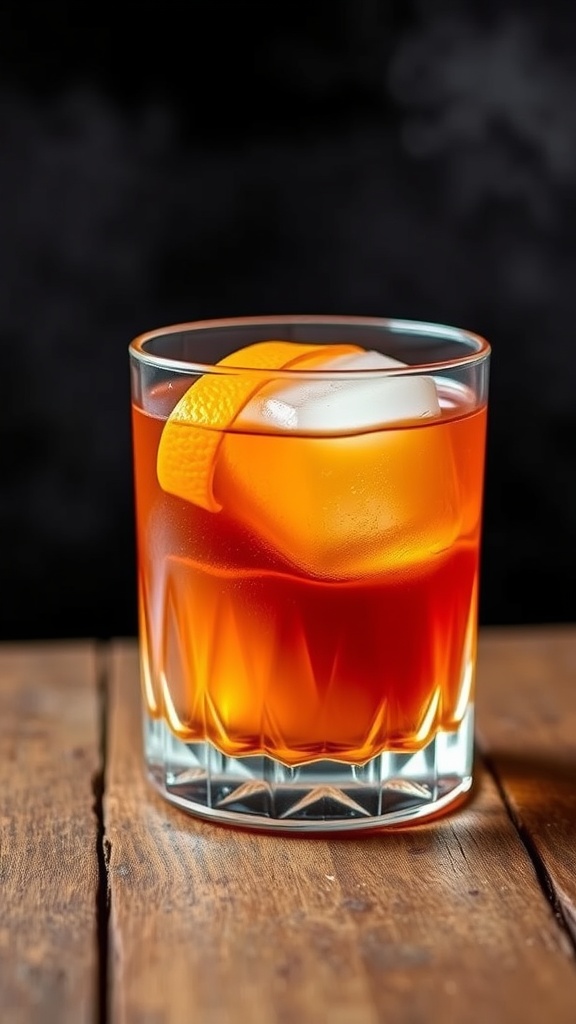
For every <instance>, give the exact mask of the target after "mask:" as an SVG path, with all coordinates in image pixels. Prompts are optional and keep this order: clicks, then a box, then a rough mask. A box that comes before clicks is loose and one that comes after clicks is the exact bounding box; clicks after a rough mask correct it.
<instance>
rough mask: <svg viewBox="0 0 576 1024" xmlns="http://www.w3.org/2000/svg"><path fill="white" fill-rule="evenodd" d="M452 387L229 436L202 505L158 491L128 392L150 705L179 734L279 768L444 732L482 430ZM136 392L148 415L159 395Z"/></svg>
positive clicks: (153, 433)
mask: <svg viewBox="0 0 576 1024" xmlns="http://www.w3.org/2000/svg"><path fill="white" fill-rule="evenodd" d="M462 395H465V393H464V392H462V394H461V395H460V397H457V400H454V396H452V397H451V399H450V401H448V402H447V403H445V408H444V409H443V415H442V418H441V419H439V420H436V421H434V422H429V423H420V424H418V425H412V426H405V427H400V428H394V429H385V430H380V431H375V432H372V433H365V434H361V435H358V436H352V437H299V436H293V435H292V436H286V435H278V434H276V435H273V434H268V435H266V434H254V433H252V434H249V433H232V432H229V433H227V434H226V435H225V438H224V440H223V444H222V445H221V448H220V454H219V459H218V465H217V468H216V473H215V477H214V491H215V494H216V495H217V497H218V500H219V502H220V504H221V505H222V511H220V512H217V513H214V512H208V511H205V510H203V509H201V508H199V507H197V506H195V505H193V504H191V503H190V502H186V501H183V500H181V499H179V498H175V497H172V496H170V495H168V494H166V493H164V492H163V491H162V490H161V488H160V486H159V484H158V481H157V475H156V453H157V449H158V443H159V440H160V435H161V432H162V428H163V425H164V422H165V420H164V419H162V418H161V417H160V416H152V415H150V414H149V413H145V412H143V411H142V410H140V409H138V408H136V407H134V409H133V429H134V447H135V465H136V505H137V535H138V553H139V603H140V629H141V650H142V663H143V666H142V667H143V686H144V697H145V702H146V706H147V710H148V712H149V714H150V715H151V716H152V717H154V718H159V717H163V718H164V719H165V720H166V722H167V723H168V725H169V727H170V728H171V730H172V731H173V732H174V733H175V734H176V735H177V736H178V737H179V738H180V739H182V740H184V741H185V742H201V741H205V740H209V741H211V742H212V743H213V744H214V745H215V746H216V747H217V748H218V749H219V750H221V751H222V752H223V753H225V754H228V755H231V756H236V757H237V756H242V755H255V754H262V753H266V754H268V755H270V756H272V757H275V758H277V759H278V760H280V761H282V762H284V763H285V764H289V765H290V764H302V763H305V762H308V761H314V760H318V759H325V758H330V759H333V760H339V761H343V762H348V763H361V762H364V761H367V760H369V759H370V758H372V757H374V756H375V755H376V754H378V753H380V752H381V751H383V750H392V751H413V750H417V749H419V748H421V747H423V746H424V745H425V744H426V743H428V742H429V741H430V740H431V739H432V737H433V736H434V735H435V733H436V732H437V731H438V730H439V729H445V730H453V729H455V728H456V727H457V725H458V724H459V722H460V721H461V719H462V717H463V715H464V713H465V711H466V708H467V706H468V703H469V701H470V699H471V697H472V688H473V664H474V660H475V647H476V612H477V609H476V605H477V587H478V545H479V532H480V504H481V502H480V496H481V491H482V476H483V453H484V435H485V425H486V424H485V420H486V412H485V409H484V408H481V409H473V408H472V406H471V405H470V406H467V405H466V402H465V399H464V398H463V397H462ZM156 397H157V398H158V402H157V403H156V406H157V407H160V408H161V407H162V404H163V403H164V405H167V408H165V410H164V414H165V415H167V414H168V413H169V411H170V409H171V408H172V407H173V405H174V403H175V400H176V398H177V397H178V396H177V395H175V396H173V397H169V396H168V393H167V392H166V393H165V395H164V396H163V395H162V394H158V395H157V396H156ZM182 429H187V428H186V426H185V425H184V426H183V427H182ZM343 486H345V488H346V489H347V491H348V494H347V496H346V501H344V503H342V500H341V497H342V496H341V494H339V492H338V488H340V489H341V488H342V487H343ZM349 499H350V501H351V502H352V504H351V505H350V501H349ZM354 503H356V506H357V507H358V509H359V510H362V509H364V512H362V511H360V513H359V521H358V523H356V522H355V521H354V519H353V514H352V512H351V511H350V509H351V508H352V510H353V509H354V507H355V505H354ZM274 506H276V508H275V507H274ZM366 509H368V512H366V511H365V510H366ZM375 509H376V511H374V510H375ZM379 509H384V512H381V511H378V510H379ZM370 510H372V511H370ZM388 510H389V511H388ZM370 515H372V516H373V521H372V519H370V518H369V516H370ZM367 517H368V518H367Z"/></svg>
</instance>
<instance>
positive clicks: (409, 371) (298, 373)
mask: <svg viewBox="0 0 576 1024" xmlns="http://www.w3.org/2000/svg"><path fill="white" fill-rule="evenodd" d="M267 324H269V325H270V327H274V326H283V327H285V326H290V325H293V326H306V325H307V324H310V325H311V326H317V327H320V326H334V327H338V326H346V327H354V326H356V327H358V328H367V327H372V328H377V329H380V330H382V331H383V332H384V331H387V332H388V333H390V334H415V335H419V336H420V337H428V338H431V337H436V338H438V339H439V340H442V339H444V340H445V341H453V342H460V343H462V344H466V343H467V344H468V346H470V347H471V348H472V351H470V349H467V350H466V351H465V352H464V353H463V354H462V355H461V356H455V357H452V358H451V359H443V360H436V361H432V362H429V363H417V364H414V365H407V366H399V367H386V368H378V369H357V370H352V369H348V370H338V369H337V368H334V369H329V368H328V367H326V368H324V369H323V368H321V367H320V368H318V369H311V368H306V367H305V366H302V367H297V366H295V367H293V368H285V369H282V368H280V369H278V370H270V369H262V368H257V367H253V366H229V365H226V364H224V365H222V364H219V363H204V362H201V361H199V360H191V359H172V358H170V357H169V356H161V355H155V354H152V353H150V352H147V351H146V349H145V345H146V344H148V343H149V342H151V341H154V340H156V339H158V338H161V337H165V336H166V335H170V334H183V333H192V332H193V331H216V330H226V329H229V328H234V327H250V326H254V327H263V326H265V325H267ZM335 343H336V342H335ZM128 350H129V353H130V355H131V356H133V357H134V358H135V359H136V360H137V361H138V362H139V363H143V364H145V365H148V366H152V367H155V368H156V369H165V370H172V371H174V372H178V373H190V374H195V375H196V374H219V375H223V376H232V375H234V376H236V375H239V374H245V373H249V374H250V375H251V376H255V377H260V376H262V377H265V378H267V379H269V378H270V376H271V374H272V375H273V376H274V377H275V378H276V377H278V378H295V377H298V378H299V379H302V378H304V377H308V376H309V377H314V378H320V379H322V378H333V377H334V376H338V377H343V378H347V377H348V378H365V377H371V376H376V375H378V376H387V377H388V376H390V377H393V376H402V377H406V376H410V375H419V374H422V373H433V372H435V371H439V370H450V369H459V368H460V367H464V366H466V367H470V366H474V365H479V364H481V363H482V362H484V360H486V359H487V358H488V357H489V356H490V353H491V347H490V344H489V343H488V341H486V339H485V338H483V337H482V335H480V334H477V333H475V332H474V331H469V330H467V329H466V328H462V327H452V326H450V325H448V324H440V323H434V322H432V321H430V322H428V321H425V320H405V319H397V318H387V317H368V316H321V315H312V314H311V315H293V316H291V315H280V316H244V317H224V318H218V319H214V320H191V321H189V322H184V323H178V324H171V325H169V326H167V327H158V328H156V329H154V330H151V331H146V332H145V333H143V334H138V335H137V336H136V337H135V338H134V339H133V340H132V341H131V342H130V344H129V346H128Z"/></svg>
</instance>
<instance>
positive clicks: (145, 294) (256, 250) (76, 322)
mask: <svg viewBox="0 0 576 1024" xmlns="http://www.w3.org/2000/svg"><path fill="white" fill-rule="evenodd" d="M122 18H123V19H124V20H123V21H122ZM574 19H575V15H574V14H573V13H572V5H571V4H569V3H566V4H563V3H557V2H556V3H552V2H550V3H548V4H547V5H546V7H544V5H543V4H542V3H538V4H536V3H531V2H529V0H522V2H512V0H508V2H506V0H502V2H499V3H498V4H490V3H489V2H483V3H481V4H478V5H476V4H474V3H462V2H461V3H453V4H451V3H443V2H442V0H422V2H420V3H418V2H410V0H401V2H398V3H384V2H382V3H381V2H377V0H330V2H326V3H324V2H318V0H316V2H314V0H310V2H309V3H299V2H285V3H282V4H272V3H269V2H266V3H258V2H244V3H243V2H241V0H230V2H229V3H227V2H218V0H206V2H197V3H188V4H186V5H184V4H173V5H170V4H165V3H163V4H159V3H152V4H150V5H149V6H145V5H134V6H130V5H128V4H126V6H125V7H124V6H123V5H122V4H121V3H119V4H117V5H115V6H110V7H109V8H107V7H106V6H102V5H101V4H98V5H96V4H93V5H88V6H86V5H82V4H77V3H71V4H64V3H57V2H54V3H39V4H38V5H34V4H31V3H24V2H20V3H15V2H12V3H7V2H4V3H2V6H1V8H0V239H1V242H0V255H1V266H0V311H1V316H0V332H1V336H2V337H1V341H2V347H1V363H0V365H1V372H0V395H1V401H0V488H1V489H0V530H1V543H0V559H1V561H0V581H1V584H2V586H1V590H0V595H1V608H0V636H1V637H3V638H7V637H11V638H18V637H29V636H32V637H45V636H70V635H100V636H107V635H109V634H129V633H132V632H134V630H135V570H134V540H133V526H132V479H131V462H130V432H129V414H128V413H129V393H128V366H127V354H126V346H127V344H128V341H129V340H130V338H131V337H132V336H134V335H135V334H136V333H138V332H140V331H142V330H147V329H150V328H152V327H156V326H160V325H163V324H167V323H170V322H175V321H180V320H187V319H194V318H197V317H214V316H220V315H222V316H224V315H235V314H258V313H260V314H263V313H274V312H276V313H289V312H308V313H312V312H316V313H346V314H378V315H388V316H399V317H416V318H423V319H427V320H431V319H436V320H439V321H443V322H448V323H454V324H457V325H460V326H465V327H469V328H471V329H474V330H476V331H479V332H481V333H483V334H485V335H486V336H488V337H489V339H490V340H491V342H492V344H493V349H494V359H493V370H492V391H491V395H492V399H491V401H492V404H491V420H490V438H489V458H488V488H487V498H486V515H485V540H484V569H483V595H482V619H483V621H484V622H491V623H512V622H522V621H524V622H535V621H555V620H556V621H567V620H574V619H575V618H576V598H575V596H574V595H575V578H576V572H575V569H576V397H575V391H576V372H575V370H574V350H575V342H574V326H573V325H574V291H575V285H576V22H575V20H574Z"/></svg>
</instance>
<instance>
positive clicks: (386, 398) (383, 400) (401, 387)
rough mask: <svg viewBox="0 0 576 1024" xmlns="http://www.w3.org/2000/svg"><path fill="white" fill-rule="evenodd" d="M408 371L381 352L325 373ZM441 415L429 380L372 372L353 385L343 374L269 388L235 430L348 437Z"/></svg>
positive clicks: (345, 359) (331, 364)
mask: <svg viewBox="0 0 576 1024" xmlns="http://www.w3.org/2000/svg"><path fill="white" fill-rule="evenodd" d="M405 366H406V364H405V363H401V362H399V361H398V360H397V359H392V358H391V357H390V356H384V355H382V354H381V353H380V352H359V353H357V354H356V353H355V354H353V355H346V356H338V357H337V358H335V359H331V360H327V361H326V363H323V364H322V367H321V369H322V370H336V371H338V372H341V371H343V370H348V371H353V370H356V371H365V370H388V369H391V368H399V367H405ZM303 369H305V366H303ZM439 412H440V405H439V403H438V395H437V393H436V387H435V385H434V381H433V380H432V378H431V377H420V376H406V377H402V376H394V377H386V376H383V375H382V376H380V375H378V374H377V373H374V374H371V375H370V377H369V378H367V379H366V378H361V379H356V380H352V379H350V378H349V377H346V375H344V374H342V378H341V379H332V380H310V379H308V380H303V381H299V382H298V383H297V384H286V385H282V384H281V383H280V382H278V381H277V382H275V383H273V384H269V385H268V386H267V387H265V388H263V389H262V390H261V391H259V392H258V394H257V395H256V396H255V397H254V398H252V399H251V401H250V402H248V403H247V405H246V406H245V408H244V409H243V410H242V412H241V413H240V414H239V416H238V417H237V420H236V425H237V426H241V427H254V426H257V425H260V426H267V427H268V428H271V427H272V428H276V429H279V430H297V431H298V432H299V433H338V434H347V433H350V432H357V431H361V430H365V429H367V428H376V427H380V426H384V425H386V424H388V423H394V422H398V423H401V422H406V421H409V420H421V419H425V418H427V417H430V416H437V415H438V414H439Z"/></svg>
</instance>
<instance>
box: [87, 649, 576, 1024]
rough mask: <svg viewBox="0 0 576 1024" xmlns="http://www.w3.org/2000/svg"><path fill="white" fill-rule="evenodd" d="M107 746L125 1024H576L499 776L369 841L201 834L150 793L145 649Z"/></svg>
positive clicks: (572, 986)
mask: <svg viewBox="0 0 576 1024" xmlns="http://www.w3.org/2000/svg"><path fill="white" fill-rule="evenodd" d="M486 701H487V696H486V695H485V700H484V708H486ZM108 744H109V763H108V769H107V780H108V781H107V791H106V797H105V823H106V829H107V842H108V843H109V850H110V862H109V867H110V894H111V949H112V958H111V964H110V968H111V981H112V993H111V1020H112V1022H113V1024H191V1022H193V1024H223V1022H227V1021H231V1022H234V1024H296V1022H298V1024H320V1022H322V1024H323V1022H327V1021H328V1020H329V1021H330V1022H331V1024H334V1022H335V1024H376V1022H380V1021H385V1020H393V1021H394V1022H395V1024H396V1022H399V1024H419V1022H427V1024H428V1022H430V1021H431V1022H435V1021H440V1020H445V1019H446V1018H447V1017H450V1018H452V1019H454V1020H457V1021H458V1022H470V1024H476V1022H478V1024H480V1022H482V1024H485V1022H486V1021H488V1020H489V1021H491V1022H492V1024H494V1022H496V1024H499V1022H506V1024H508V1022H514V1021H524V1022H538V1024H540V1022H541V1021H542V1020H543V1019H545V1020H546V1019H548V1020H553V1021H554V1022H555V1024H564V1022H566V1024H568V1022H572V1021H573V1019H574V1006H575V1005H576V971H575V967H574V960H573V957H572V948H571V946H570V944H569V942H568V940H567V937H566V933H565V932H564V931H563V930H562V928H560V927H559V925H558V922H557V921H556V920H555V918H554V915H553V913H552V911H551V909H550V906H549V904H548V902H547V900H546V898H545V897H544V895H543V894H542V890H541V888H540V885H539V882H538V880H537V878H536V875H535V872H534V868H533V865H532V862H531V860H530V858H529V856H528V855H527V853H526V850H525V847H524V845H523V843H522V842H521V841H520V839H519V837H518V834H517V831H516V829H515V828H514V826H513V824H512V822H511V820H510V817H509V815H508V813H507V811H506V808H505V806H504V804H503V802H502V800H501V797H500V795H499V793H498V790H497V788H496V786H495V785H494V783H493V781H492V779H491V777H490V775H489V774H487V773H485V772H482V770H480V772H479V782H478V785H477V787H476V792H475V795H474V798H473V800H472V801H471V802H470V803H469V804H468V805H467V806H466V807H465V808H464V809H462V810H461V811H459V812H458V813H456V814H454V815H453V816H452V817H450V818H446V819H444V820H442V821H439V822H437V823H435V824H433V825H429V826H426V827H420V828H415V829H412V830H410V831H404V832H390V833H387V834H382V835H380V836H376V837H371V838H361V839H339V840H337V839H332V840H324V839H304V838H302V837H297V838H288V837H268V836H262V835H253V834H250V833H248V832H242V831H239V830H233V829H230V828H225V827H223V826H216V825H211V824H208V823H203V822H198V821H194V820H193V819H191V818H188V817H187V816H186V815H184V814H183V813H181V812H179V811H177V810H176V809H174V808H172V807H170V806H169V805H168V804H166V803H164V801H162V800H161V799H160V797H158V796H157V795H156V794H155V793H154V791H153V790H151V789H150V787H149V786H148V784H147V783H146V782H145V780H144V777H143V772H142V768H141V748H140V713H139V701H138V695H137V663H136V652H135V647H134V646H133V645H131V646H130V645H128V646H127V645H119V646H117V647H116V649H115V651H114V655H113V666H112V678H111V700H110V718H109V740H108Z"/></svg>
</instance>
